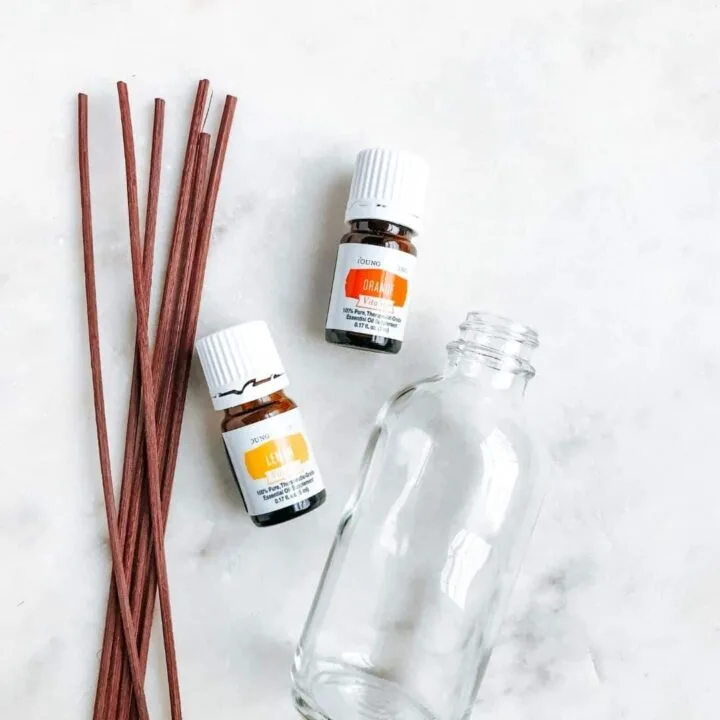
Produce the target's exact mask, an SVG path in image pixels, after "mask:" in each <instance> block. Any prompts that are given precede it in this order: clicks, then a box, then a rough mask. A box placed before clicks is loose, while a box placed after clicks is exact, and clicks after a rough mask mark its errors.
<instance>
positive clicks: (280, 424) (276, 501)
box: [197, 321, 325, 527]
mask: <svg viewBox="0 0 720 720" xmlns="http://www.w3.org/2000/svg"><path fill="white" fill-rule="evenodd" d="M197 351H198V356H199V357H200V363H201V364H202V367H203V372H204V373H205V379H206V380H207V384H208V389H209V390H210V397H211V398H212V402H213V406H214V407H215V409H216V410H224V412H225V417H224V419H223V422H222V431H223V441H224V442H225V450H226V451H227V456H228V460H229V461H230V466H231V468H232V471H233V475H234V476H235V481H236V482H237V485H238V488H239V489H240V494H241V495H242V498H243V502H244V504H245V507H246V509H247V511H248V513H249V515H250V517H251V518H252V521H253V522H254V523H255V524H256V525H259V526H261V527H266V526H269V525H277V524H278V523H281V522H285V521H286V520H292V519H293V518H296V517H299V516H300V515H304V514H305V513H308V512H310V511H311V510H314V509H315V508H317V507H319V506H320V505H322V504H323V502H325V489H324V487H323V483H322V479H321V478H320V472H319V470H318V467H317V464H316V462H315V456H314V455H313V452H312V448H311V447H310V443H309V442H308V441H307V438H306V436H305V430H304V428H303V423H302V418H301V416H300V410H299V409H298V407H297V405H296V404H295V403H294V402H293V401H292V400H291V399H290V398H289V397H288V396H287V395H286V394H285V392H284V388H286V387H287V386H288V383H289V381H288V378H287V374H286V373H285V369H284V368H283V366H282V362H281V360H280V356H279V355H278V352H277V349H276V347H275V344H274V342H273V340H272V337H271V335H270V330H269V329H268V326H267V325H266V324H265V323H264V322H262V321H258V322H249V323H244V324H242V325H236V326H234V327H230V328H227V329H226V330H221V331H220V332H216V333H213V334H212V335H208V336H206V337H204V338H202V339H201V340H199V341H198V343H197Z"/></svg>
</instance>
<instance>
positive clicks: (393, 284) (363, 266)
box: [325, 148, 428, 353]
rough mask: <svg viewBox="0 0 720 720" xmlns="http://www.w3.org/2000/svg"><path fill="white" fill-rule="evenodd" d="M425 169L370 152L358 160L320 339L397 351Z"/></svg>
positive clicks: (417, 161) (410, 158)
mask: <svg viewBox="0 0 720 720" xmlns="http://www.w3.org/2000/svg"><path fill="white" fill-rule="evenodd" d="M427 177H428V168H427V165H426V163H425V161H424V160H422V159H421V158H419V157H417V156H416V155H411V154H410V153H405V152H398V151H395V150H383V149H379V148H370V149H368V150H363V151H362V152H361V153H360V154H359V155H358V157H357V161H356V163H355V172H354V174H353V181H352V185H351V187H350V197H349V199H348V204H347V210H346V212H345V221H346V222H348V223H350V232H349V233H347V234H346V235H344V236H343V238H342V239H341V240H340V247H339V248H338V256H337V262H336V265H335V277H334V280H333V287H332V292H331V295H330V304H329V307H328V316H327V322H326V324H325V339H326V340H327V341H328V342H331V343H336V344H338V345H346V346H349V347H354V348H359V349H361V350H374V351H376V352H386V353H397V352H399V351H400V348H401V347H402V341H403V336H404V333H405V325H406V323H407V313H408V303H409V299H410V297H409V292H410V282H411V277H412V272H413V269H414V267H415V258H416V256H417V249H416V248H415V245H414V244H413V237H414V236H415V234H416V233H417V232H418V231H419V229H420V214H421V212H422V206H423V202H424V199H425V189H426V186H427Z"/></svg>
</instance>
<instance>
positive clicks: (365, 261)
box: [357, 258, 382, 267]
mask: <svg viewBox="0 0 720 720" xmlns="http://www.w3.org/2000/svg"><path fill="white" fill-rule="evenodd" d="M357 264H358V265H367V266H368V267H382V263H381V262H380V261H379V260H368V259H367V258H358V259H357Z"/></svg>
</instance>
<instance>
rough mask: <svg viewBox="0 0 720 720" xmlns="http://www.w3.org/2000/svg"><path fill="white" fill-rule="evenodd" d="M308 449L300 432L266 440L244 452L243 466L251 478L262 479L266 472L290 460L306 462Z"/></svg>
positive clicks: (276, 468)
mask: <svg viewBox="0 0 720 720" xmlns="http://www.w3.org/2000/svg"><path fill="white" fill-rule="evenodd" d="M309 459H310V450H309V448H308V444H307V441H306V440H305V437H304V436H303V434H302V433H295V434H294V435H287V436H285V437H281V438H276V439H275V440H268V442H265V443H263V444H262V445H258V446H257V447H255V448H253V449H252V450H248V451H247V452H246V453H245V467H246V468H247V471H248V475H250V477H251V478H252V479H253V480H264V479H265V476H266V475H267V474H268V473H271V472H272V471H273V470H279V469H280V468H281V467H283V466H284V465H288V464H289V463H292V462H307V461H308V460H309Z"/></svg>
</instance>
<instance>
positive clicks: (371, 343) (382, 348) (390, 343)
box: [325, 329, 402, 355]
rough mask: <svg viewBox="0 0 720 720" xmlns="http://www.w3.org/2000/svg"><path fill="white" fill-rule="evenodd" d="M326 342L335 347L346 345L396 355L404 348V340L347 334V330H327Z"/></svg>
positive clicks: (354, 333) (353, 333)
mask: <svg viewBox="0 0 720 720" xmlns="http://www.w3.org/2000/svg"><path fill="white" fill-rule="evenodd" d="M325 340H327V341H328V342H329V343H332V344H333V345H344V346H345V347H352V348H356V349H357V350H369V351H370V352H380V353H389V354H391V355H396V354H397V353H399V352H400V348H401V347H402V340H392V339H391V338H386V337H383V336H382V335H365V334H363V333H356V332H347V331H345V330H330V329H326V330H325Z"/></svg>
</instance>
